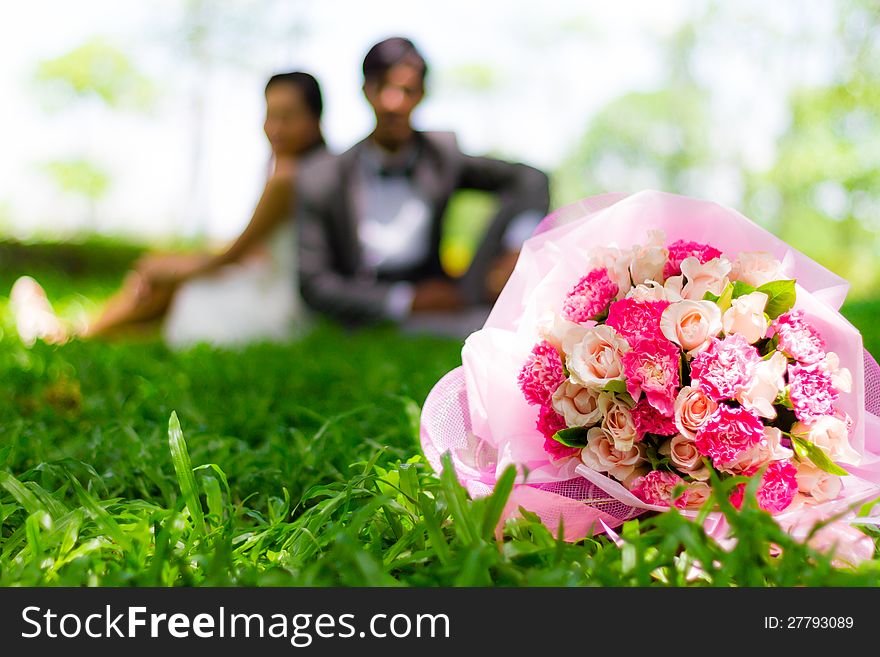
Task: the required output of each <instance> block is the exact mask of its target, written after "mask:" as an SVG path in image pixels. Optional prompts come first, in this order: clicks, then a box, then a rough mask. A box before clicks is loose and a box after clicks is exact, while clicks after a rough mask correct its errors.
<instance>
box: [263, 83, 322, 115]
mask: <svg viewBox="0 0 880 657" xmlns="http://www.w3.org/2000/svg"><path fill="white" fill-rule="evenodd" d="M281 83H284V84H292V85H293V86H295V87H296V88H297V89H299V90H300V91H301V92H302V96H303V100H304V101H305V103H306V107H308V108H309V111H310V112H311V113H312V114H313V115H314V117H315V118H316V119H317V120H318V121H320V120H321V113H322V112H323V111H324V100H323V99H322V98H321V85H319V84H318V81H317V80H316V79H315V76H313V75H309V74H308V73H303V72H302V71H293V72H291V73H278V74H276V75H273V76H272V77H271V78H269V81H268V82H267V83H266V91H269V88H270V87H272V86H274V85H276V84H281Z"/></svg>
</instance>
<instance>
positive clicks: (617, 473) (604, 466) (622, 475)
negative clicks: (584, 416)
mask: <svg viewBox="0 0 880 657" xmlns="http://www.w3.org/2000/svg"><path fill="white" fill-rule="evenodd" d="M643 460H644V457H643V455H642V447H641V445H633V446H632V447H631V448H630V449H629V450H627V451H625V452H623V451H620V450H618V449H615V448H614V439H613V438H612V437H611V436H610V435H608V433H607V432H606V431H605V430H604V429H601V428H600V427H593V428H592V429H590V430H589V432H588V433H587V445H586V447H584V448H583V450H581V461H583V463H584V465H586V466H587V467H588V468H592V469H593V470H596V471H597V472H607V473H608V474H609V475H610V476H612V477H614V478H615V479H617V480H618V481H624V480H627V479H628V478H630V475H632V474H633V472H634V471H635V469H636V466H637V465H638V464H639V463H641V462H642V461H643Z"/></svg>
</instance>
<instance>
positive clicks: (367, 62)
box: [364, 37, 428, 82]
mask: <svg viewBox="0 0 880 657" xmlns="http://www.w3.org/2000/svg"><path fill="white" fill-rule="evenodd" d="M397 64H407V65H409V66H412V67H413V68H415V69H417V70H418V71H419V72H420V73H421V74H422V82H424V81H425V76H426V75H427V74H428V64H427V63H426V62H425V58H424V57H422V54H421V53H420V52H419V51H418V49H417V48H416V46H415V44H414V43H413V42H412V41H410V40H409V39H407V38H404V37H390V38H388V39H385V40H384V41H380V42H379V43H377V44H376V45H374V46H373V47H372V48H370V50H369V52H368V53H367V55H366V57H364V81H365V82H366V81H367V80H375V79H379V78H381V77H382V76H384V75H385V74H386V73H387V72H388V70H389V69H390V68H391V67H392V66H396V65H397Z"/></svg>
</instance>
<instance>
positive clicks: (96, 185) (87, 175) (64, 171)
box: [44, 158, 110, 201]
mask: <svg viewBox="0 0 880 657" xmlns="http://www.w3.org/2000/svg"><path fill="white" fill-rule="evenodd" d="M44 168H45V170H46V172H47V173H49V175H50V176H51V177H52V179H53V180H54V181H55V184H56V185H58V187H59V189H61V190H63V191H65V192H69V193H71V194H77V195H79V196H84V197H85V198H87V199H89V200H90V201H97V200H99V199H101V198H103V197H104V195H105V194H106V193H107V190H108V189H109V188H110V175H109V174H108V173H107V171H105V170H104V169H103V168H102V167H100V166H99V165H97V164H95V163H94V162H91V161H89V160H86V159H83V158H76V159H71V160H58V161H55V162H48V163H46V164H45V165H44Z"/></svg>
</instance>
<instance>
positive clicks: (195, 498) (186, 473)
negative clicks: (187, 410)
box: [168, 411, 208, 536]
mask: <svg viewBox="0 0 880 657" xmlns="http://www.w3.org/2000/svg"><path fill="white" fill-rule="evenodd" d="M168 445H169V446H170V447H171V462H172V463H173V464H174V471H175V472H176V473H177V483H178V485H179V486H180V493H181V494H182V495H183V500H184V502H185V503H186V508H187V509H189V515H190V518H192V521H193V525H194V526H195V528H196V531H197V532H198V533H199V534H200V535H201V536H206V535H207V534H208V530H207V527H206V526H205V514H204V512H203V511H202V505H201V503H200V502H199V494H198V492H197V491H198V489H197V487H196V477H195V475H194V474H193V469H192V463H191V462H190V460H189V452H188V451H187V449H186V441H185V440H184V438H183V431H182V430H181V428H180V420H178V419H177V412H176V411H171V418H170V419H169V420H168Z"/></svg>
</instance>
